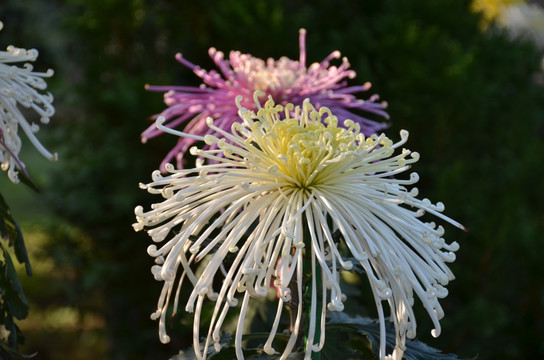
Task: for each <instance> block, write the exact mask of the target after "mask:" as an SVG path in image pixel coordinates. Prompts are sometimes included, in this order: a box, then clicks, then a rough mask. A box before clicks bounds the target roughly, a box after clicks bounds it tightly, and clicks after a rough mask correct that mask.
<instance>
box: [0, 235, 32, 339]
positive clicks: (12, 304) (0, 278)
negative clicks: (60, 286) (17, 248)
mask: <svg viewBox="0 0 544 360" xmlns="http://www.w3.org/2000/svg"><path fill="white" fill-rule="evenodd" d="M0 249H1V250H2V252H3V257H4V261H3V262H1V261H0V271H1V272H0V285H1V286H2V290H3V297H4V299H5V301H6V303H7V305H8V314H12V315H13V316H15V317H16V318H17V319H19V320H22V319H24V318H26V317H27V315H28V301H27V299H26V297H25V294H24V292H23V287H22V286H21V283H20V282H19V278H18V277H17V271H15V267H14V266H13V262H12V261H11V256H10V255H9V252H8V251H7V249H6V248H5V246H4V244H3V243H1V242H0ZM10 331H11V330H10Z"/></svg>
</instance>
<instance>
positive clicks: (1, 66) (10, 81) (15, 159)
mask: <svg viewBox="0 0 544 360" xmlns="http://www.w3.org/2000/svg"><path fill="white" fill-rule="evenodd" d="M0 29H2V23H1V22H0ZM37 57H38V51H37V50H35V49H31V50H26V49H22V48H16V47H14V46H8V47H7V51H0V167H1V168H2V170H4V171H7V172H8V176H9V178H10V179H11V181H12V182H14V183H18V182H19V177H18V176H17V172H18V171H17V170H21V171H23V172H25V173H26V170H25V167H24V164H23V162H22V161H21V160H20V159H19V153H20V151H21V138H20V137H19V134H18V131H19V128H21V129H22V130H23V132H24V133H25V134H26V136H27V137H28V139H29V140H30V142H31V143H32V144H33V145H34V146H35V147H36V149H38V151H39V152H40V153H41V154H42V155H43V156H44V157H46V158H47V159H49V160H56V159H57V154H51V153H50V152H49V151H47V149H45V148H44V147H43V145H42V144H41V143H40V141H39V140H38V139H37V137H36V133H37V132H38V130H39V128H40V127H39V125H38V124H35V123H29V122H28V121H27V119H26V118H25V116H24V115H23V113H22V112H21V109H20V108H19V107H20V106H22V107H23V108H27V109H32V110H33V111H35V112H36V113H37V114H38V115H39V117H40V122H41V123H42V124H47V123H49V118H50V117H51V116H53V114H54V113H55V109H54V107H53V105H52V102H53V96H52V95H51V94H50V93H45V94H42V93H40V90H45V89H46V88H47V83H46V82H45V80H44V78H47V77H51V76H52V75H53V70H51V69H49V70H48V71H46V72H35V71H32V70H33V67H32V65H31V64H29V63H28V62H27V61H35V60H36V59H37ZM22 62H26V63H25V64H23V66H22V67H18V66H17V65H15V64H17V63H22Z"/></svg>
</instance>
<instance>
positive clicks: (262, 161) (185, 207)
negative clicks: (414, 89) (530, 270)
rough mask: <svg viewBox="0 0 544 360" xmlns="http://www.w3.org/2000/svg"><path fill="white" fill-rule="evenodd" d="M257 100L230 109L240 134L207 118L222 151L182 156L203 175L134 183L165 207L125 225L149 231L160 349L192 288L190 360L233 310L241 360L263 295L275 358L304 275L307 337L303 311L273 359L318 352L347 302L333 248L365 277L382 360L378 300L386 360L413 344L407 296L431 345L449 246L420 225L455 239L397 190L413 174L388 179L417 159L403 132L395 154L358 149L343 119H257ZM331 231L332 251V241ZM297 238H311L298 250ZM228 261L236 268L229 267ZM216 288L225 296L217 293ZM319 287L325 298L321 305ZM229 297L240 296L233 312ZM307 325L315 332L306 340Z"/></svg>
mask: <svg viewBox="0 0 544 360" xmlns="http://www.w3.org/2000/svg"><path fill="white" fill-rule="evenodd" d="M259 95H260V94H258V93H256V94H255V97H254V98H255V103H256V105H257V109H258V110H257V111H256V113H254V112H253V111H250V110H247V109H246V108H244V107H243V106H241V105H240V104H241V100H242V99H240V98H238V99H237V103H238V107H239V115H240V117H241V119H242V122H241V123H237V122H235V123H234V124H233V125H232V131H231V132H230V133H229V132H226V131H224V130H222V129H220V128H218V127H216V126H215V125H214V124H213V121H212V120H211V119H208V126H209V127H210V128H211V129H213V130H214V131H216V132H217V133H219V134H220V135H221V138H218V137H215V136H212V135H207V136H205V137H202V138H199V139H200V140H203V141H204V142H205V143H206V144H208V145H212V144H213V145H217V149H216V150H201V149H198V148H196V147H193V148H192V149H191V153H192V154H193V155H195V156H198V157H199V158H204V159H207V160H211V162H210V164H206V160H204V161H201V162H197V165H196V167H195V168H193V169H181V170H176V169H174V167H173V166H172V165H169V166H167V171H168V173H169V174H168V175H166V176H165V175H162V174H161V172H160V171H158V170H157V171H155V172H154V173H153V176H152V179H153V180H152V182H151V183H149V184H140V186H141V188H143V189H146V190H147V191H149V192H150V193H152V194H157V195H161V196H162V197H163V198H164V200H162V202H159V203H156V204H154V205H152V207H151V209H150V210H149V211H144V209H143V208H142V207H141V206H138V207H137V208H136V209H135V213H136V219H137V223H135V224H134V228H135V230H136V231H139V230H143V229H147V232H148V234H149V235H150V236H151V238H152V240H153V242H154V243H155V244H153V245H151V246H149V248H148V253H149V254H150V255H151V256H153V257H154V258H155V261H156V265H154V266H153V267H152V269H151V270H152V273H153V275H154V276H155V279H156V280H158V281H162V282H164V286H163V289H162V292H161V294H160V297H159V301H158V308H157V311H156V312H155V313H153V315H152V318H153V319H159V337H160V340H161V341H162V342H164V343H166V342H169V340H170V338H169V336H168V335H167V334H166V320H165V319H166V314H167V312H169V311H168V307H169V303H170V300H171V298H172V297H173V298H174V300H173V301H174V303H173V312H174V313H175V312H176V311H177V308H178V304H179V294H180V293H179V291H180V287H181V285H182V282H183V280H185V279H188V280H189V281H190V282H191V284H192V292H191V294H190V296H189V298H188V300H187V302H186V304H185V311H187V312H194V313H195V314H194V326H193V337H194V338H193V344H194V351H195V353H196V356H197V358H198V359H205V358H206V356H207V350H206V349H208V346H209V345H211V344H214V345H215V348H216V350H217V351H219V350H220V348H221V346H220V334H221V333H220V331H221V330H222V326H223V322H224V320H225V317H226V315H227V313H228V312H229V311H230V310H231V308H232V307H239V308H240V314H239V317H238V325H237V330H236V334H235V348H236V354H237V358H238V359H243V358H244V357H243V353H242V329H243V328H244V320H245V315H246V311H247V309H248V303H249V301H251V300H252V299H257V298H262V297H264V296H265V295H266V294H267V292H268V291H269V289H270V286H271V284H272V286H273V287H274V288H275V289H276V290H277V292H278V294H279V297H278V304H277V305H278V307H277V313H276V316H275V318H274V321H273V324H272V325H271V328H270V335H269V338H268V341H267V342H266V343H265V345H264V351H265V352H266V353H268V354H273V353H278V352H277V351H276V349H274V348H273V347H272V341H273V339H274V337H275V335H276V334H277V333H278V331H280V332H281V331H283V329H279V325H280V319H281V318H282V314H283V313H284V312H285V311H284V310H285V305H287V304H290V305H292V304H291V303H290V301H291V300H292V298H294V297H295V296H296V299H302V298H303V288H302V283H303V275H304V274H311V275H312V276H311V279H312V286H311V289H312V293H311V303H309V304H305V305H304V306H305V307H306V309H310V315H309V317H310V319H309V326H307V327H306V330H304V332H305V333H301V332H302V331H301V330H300V329H301V313H302V312H303V308H302V306H303V304H302V301H299V302H298V304H296V306H298V310H297V311H296V319H295V322H294V324H292V325H293V326H292V329H291V330H292V331H291V333H290V338H289V341H288V343H287V346H286V348H285V349H281V350H280V351H281V352H282V356H281V359H285V358H287V356H288V355H289V354H290V353H291V352H293V351H296V349H295V348H294V347H295V344H296V341H297V338H298V337H299V336H307V338H308V339H309V340H308V341H307V344H306V345H305V354H306V355H305V359H309V358H310V356H311V353H312V352H317V351H320V350H321V348H322V347H323V344H324V341H325V328H324V327H325V315H326V312H327V310H328V311H342V310H343V308H344V305H343V303H344V302H345V301H349V299H346V296H345V295H344V294H343V293H342V289H341V287H340V281H339V274H340V271H342V270H350V269H351V267H352V264H351V263H350V262H349V261H347V260H346V259H345V258H344V256H343V255H342V254H341V253H340V251H339V247H338V245H339V243H338V241H341V242H344V243H345V245H346V247H347V249H349V253H350V254H349V255H348V256H349V257H353V258H355V259H356V260H357V261H358V262H359V263H360V264H361V265H362V267H363V268H364V269H365V271H366V273H367V276H368V280H369V282H370V285H371V289H372V292H373V294H374V298H375V302H376V308H377V313H378V318H379V322H380V329H381V344H380V359H385V358H386V353H385V321H386V318H385V314H384V309H383V302H384V301H385V302H387V303H388V304H389V307H390V309H391V314H390V316H391V319H392V321H393V322H394V325H395V329H396V348H395V349H394V352H393V353H392V354H391V355H389V356H388V357H387V358H391V359H397V360H400V359H401V358H402V354H403V352H404V350H405V340H406V337H408V338H413V337H415V335H416V319H415V316H414V312H413V310H412V306H413V304H414V295H416V296H417V297H418V298H419V299H420V301H421V302H422V304H423V306H424V307H425V309H426V310H427V312H428V314H429V316H430V318H431V319H432V321H433V323H434V326H435V329H434V330H433V331H432V333H433V335H434V336H438V335H439V334H440V323H439V320H440V319H441V318H442V317H443V316H444V312H443V310H442V307H441V306H440V304H439V299H440V298H444V297H445V296H446V295H447V293H448V292H447V290H446V289H445V287H444V286H445V285H447V284H448V282H449V281H450V280H452V279H454V276H453V274H452V272H451V271H450V269H449V268H448V266H447V265H446V263H448V262H453V261H454V260H455V254H454V252H455V251H456V250H457V249H458V248H459V246H458V244H457V243H456V242H453V243H451V244H447V243H446V242H445V241H444V239H443V238H442V236H443V234H444V228H443V227H442V226H437V225H436V224H435V223H425V222H423V221H421V219H420V217H421V216H422V215H423V214H424V213H429V214H432V215H434V216H436V217H438V218H440V219H441V220H444V221H446V222H449V223H451V224H453V225H454V226H457V227H459V228H461V229H465V228H464V227H463V226H462V225H461V224H459V223H457V222H456V221H454V220H452V219H450V218H448V217H446V216H444V215H443V214H442V211H443V210H444V205H443V204H441V203H437V204H433V203H431V201H429V200H428V199H423V200H419V199H417V198H416V196H417V195H418V191H417V189H416V188H412V189H408V188H407V186H410V185H413V184H414V183H416V182H417V181H418V175H417V174H416V173H411V174H410V176H409V178H408V179H396V178H394V176H397V175H399V174H401V173H403V172H405V171H407V170H408V169H409V168H410V166H411V164H413V163H415V162H416V161H417V160H418V158H419V155H418V154H417V153H414V152H411V151H409V150H407V149H402V148H401V146H402V145H403V144H404V143H405V142H406V140H407V138H408V132H407V131H402V132H401V140H400V141H399V142H397V143H394V142H392V141H391V140H390V139H388V138H387V137H386V136H385V135H383V134H382V135H379V136H377V135H372V136H370V137H365V136H364V135H363V134H361V133H360V132H359V125H358V124H356V123H354V122H353V121H351V120H346V122H345V123H344V126H345V128H343V127H339V124H338V121H337V118H336V117H335V116H334V115H333V114H331V113H330V111H329V109H327V108H320V109H319V111H316V110H315V108H314V107H313V106H312V104H310V102H309V101H308V100H306V101H304V103H303V105H302V107H299V106H296V107H295V106H294V105H292V104H287V105H285V106H282V105H276V104H274V102H273V101H272V100H271V99H270V100H269V101H267V102H266V104H265V105H264V107H262V106H261V104H260V103H259V101H258V96H259ZM157 126H159V127H160V128H161V130H163V131H165V132H169V133H173V134H177V135H179V136H192V135H189V134H185V133H181V132H178V131H175V130H172V129H168V128H166V127H164V126H162V125H161V119H159V120H158V123H157ZM195 138H196V137H195ZM226 140H228V141H226ZM305 228H306V229H307V230H306V231H304V229H305ZM336 231H338V232H339V233H340V234H341V238H342V240H337V237H336V236H333V233H334V232H336ZM303 232H306V234H308V235H309V236H308V237H309V241H307V242H306V244H305V242H304V236H303ZM308 252H309V254H310V256H311V266H310V268H303V255H304V254H306V255H307V254H308ZM205 257H206V260H209V262H208V264H207V265H206V267H205V269H204V271H203V272H202V274H201V275H200V276H198V277H197V276H196V275H195V272H194V270H193V269H192V268H191V264H193V263H197V262H200V261H201V260H203V259H204V258H205ZM228 257H231V258H232V260H229V261H227V260H226V259H227V258H228ZM305 264H308V262H306V263H305ZM305 266H307V265H305ZM316 274H319V276H316ZM216 279H217V280H219V281H214V280H216ZM316 279H321V284H316V281H318V280H316ZM214 284H221V285H219V288H218V289H216V288H214ZM318 285H320V286H318ZM317 288H320V289H323V291H321V293H317V290H316V289H317ZM238 293H240V294H241V295H243V296H242V297H241V304H239V299H238V297H237V294H238ZM318 297H320V299H321V300H322V301H318ZM206 299H208V301H212V302H214V303H215V307H214V309H213V315H212V317H211V323H210V326H209V328H208V330H207V331H206V333H204V334H203V338H204V339H205V344H204V347H203V349H204V351H202V346H201V343H200V342H201V334H200V316H201V310H202V306H203V303H204V301H205V300H206ZM318 303H321V304H322V306H321V307H320V308H318V307H317V304H318ZM316 324H320V325H319V326H320V327H321V328H320V329H316ZM317 333H319V336H316V334H317Z"/></svg>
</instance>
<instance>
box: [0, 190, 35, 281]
mask: <svg viewBox="0 0 544 360" xmlns="http://www.w3.org/2000/svg"><path fill="white" fill-rule="evenodd" d="M0 237H2V239H4V240H7V241H8V244H9V245H10V246H13V248H14V250H15V256H16V257H17V260H19V262H20V263H22V264H23V263H24V264H25V270H26V273H27V275H28V276H31V275H32V268H31V266H30V260H29V258H28V253H27V251H26V246H25V241H24V239H23V232H22V231H21V228H20V227H19V224H18V223H17V221H15V219H14V218H13V215H12V214H11V210H10V208H9V206H8V204H7V203H6V201H5V200H4V197H3V196H2V194H0Z"/></svg>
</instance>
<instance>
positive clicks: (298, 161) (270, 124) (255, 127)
mask: <svg viewBox="0 0 544 360" xmlns="http://www.w3.org/2000/svg"><path fill="white" fill-rule="evenodd" d="M281 113H284V114H285V115H284V117H285V119H280V117H281V116H280V114H281ZM256 118H257V119H258V120H259V121H255V122H253V121H251V122H250V123H251V127H252V129H251V134H252V136H251V137H250V139H251V142H252V143H254V144H255V145H256V147H257V148H258V149H259V151H257V152H251V154H252V155H250V157H251V159H250V160H251V161H252V162H253V163H259V164H262V166H266V167H267V171H268V172H269V173H270V174H273V175H274V174H275V175H279V176H280V177H282V178H284V179H291V186H293V187H297V188H303V189H307V188H309V187H311V186H316V185H319V184H320V181H321V179H323V178H324V176H323V175H324V174H325V175H326V174H327V173H328V171H327V168H328V167H329V165H331V164H332V163H334V162H338V160H339V159H346V158H348V157H349V156H350V155H354V154H355V152H356V151H358V150H359V149H361V148H366V147H367V146H368V145H370V144H373V143H374V141H371V142H370V143H369V142H366V141H365V137H364V135H363V134H361V133H360V132H359V131H360V130H359V125H358V124H356V123H354V122H353V121H350V120H348V121H347V122H346V123H345V125H346V127H347V128H346V129H344V128H340V127H338V119H337V118H336V116H334V115H332V114H331V112H330V110H329V109H328V108H325V107H323V108H321V109H320V110H319V111H317V110H315V108H314V107H313V106H312V105H311V104H310V102H309V101H305V102H304V103H303V105H302V108H300V107H298V106H296V107H294V106H293V105H291V104H288V105H286V106H285V107H284V106H281V105H274V103H273V102H272V101H267V103H266V104H265V107H264V108H261V109H259V111H258V113H257V116H256ZM247 120H248V119H247V118H246V121H247ZM263 157H264V160H263V159H262V158H263Z"/></svg>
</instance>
